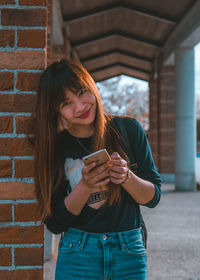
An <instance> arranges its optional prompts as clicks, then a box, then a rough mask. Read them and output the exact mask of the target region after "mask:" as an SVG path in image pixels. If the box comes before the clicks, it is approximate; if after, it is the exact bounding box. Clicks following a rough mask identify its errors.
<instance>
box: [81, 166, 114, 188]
mask: <svg viewBox="0 0 200 280" xmlns="http://www.w3.org/2000/svg"><path fill="white" fill-rule="evenodd" d="M95 166H96V163H95V162H92V163H90V164H88V165H85V166H84V167H83V169H82V179H81V180H82V181H83V183H84V184H85V185H86V186H87V187H88V188H90V189H94V188H97V187H102V186H105V185H106V184H108V183H109V182H110V177H109V169H110V168H109V166H108V165H107V163H105V164H102V165H100V166H98V167H96V168H94V167H95Z"/></svg>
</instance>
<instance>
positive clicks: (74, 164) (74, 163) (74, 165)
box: [64, 158, 84, 190]
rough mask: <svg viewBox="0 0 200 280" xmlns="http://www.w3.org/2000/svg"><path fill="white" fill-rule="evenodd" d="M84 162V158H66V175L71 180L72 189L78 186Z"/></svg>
mask: <svg viewBox="0 0 200 280" xmlns="http://www.w3.org/2000/svg"><path fill="white" fill-rule="evenodd" d="M83 166H84V163H83V161H82V159H75V160H74V159H73V158H66V159H65V164H64V172H65V176H66V177H67V179H68V180H69V183H70V186H71V188H72V190H73V189H74V188H75V187H76V185H77V184H78V182H79V181H80V180H81V178H82V173H81V171H82V168H83Z"/></svg>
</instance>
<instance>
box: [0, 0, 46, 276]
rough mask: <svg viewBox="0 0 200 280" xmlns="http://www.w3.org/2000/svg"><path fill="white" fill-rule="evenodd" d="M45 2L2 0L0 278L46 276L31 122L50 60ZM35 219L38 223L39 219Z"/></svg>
mask: <svg viewBox="0 0 200 280" xmlns="http://www.w3.org/2000/svg"><path fill="white" fill-rule="evenodd" d="M46 25H47V24H46V1H45V0H1V1H0V279H2V280H3V279H15V280H18V279H23V280H26V279H27V280H32V279H33V280H36V279H37V280H40V279H43V275H42V274H43V226H42V225H41V223H40V222H39V218H38V217H36V214H35V211H34V209H35V206H36V200H35V195H34V184H33V178H32V177H33V167H32V166H33V162H32V160H33V156H32V149H31V147H30V145H29V143H28V141H27V139H26V136H25V131H26V126H27V121H28V119H29V117H30V112H31V110H32V106H33V104H34V100H35V94H36V88H37V82H38V79H39V76H40V73H41V71H42V69H44V67H45V62H46ZM35 220H36V222H35Z"/></svg>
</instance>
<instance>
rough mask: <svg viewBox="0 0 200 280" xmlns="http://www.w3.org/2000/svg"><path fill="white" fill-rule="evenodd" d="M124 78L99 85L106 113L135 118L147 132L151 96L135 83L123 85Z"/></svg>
mask: <svg viewBox="0 0 200 280" xmlns="http://www.w3.org/2000/svg"><path fill="white" fill-rule="evenodd" d="M122 79H123V78H122V76H117V77H115V78H112V79H108V80H105V81H103V82H100V83H97V86H98V88H99V92H100V95H101V97H102V104H103V107H104V110H105V112H106V113H111V114H113V115H121V116H132V117H135V118H136V119H137V120H138V121H139V122H141V124H142V126H143V127H144V129H145V130H148V128H149V94H148V91H147V90H145V89H141V88H140V87H139V86H138V85H137V84H136V83H135V82H134V81H133V83H131V84H130V83H129V84H124V83H122Z"/></svg>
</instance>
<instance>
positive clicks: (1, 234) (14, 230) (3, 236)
mask: <svg viewBox="0 0 200 280" xmlns="http://www.w3.org/2000/svg"><path fill="white" fill-rule="evenodd" d="M43 234H44V227H43V226H32V227H29V226H22V227H20V226H13V227H2V228H0V240H1V244H31V243H43V241H44V236H43Z"/></svg>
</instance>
